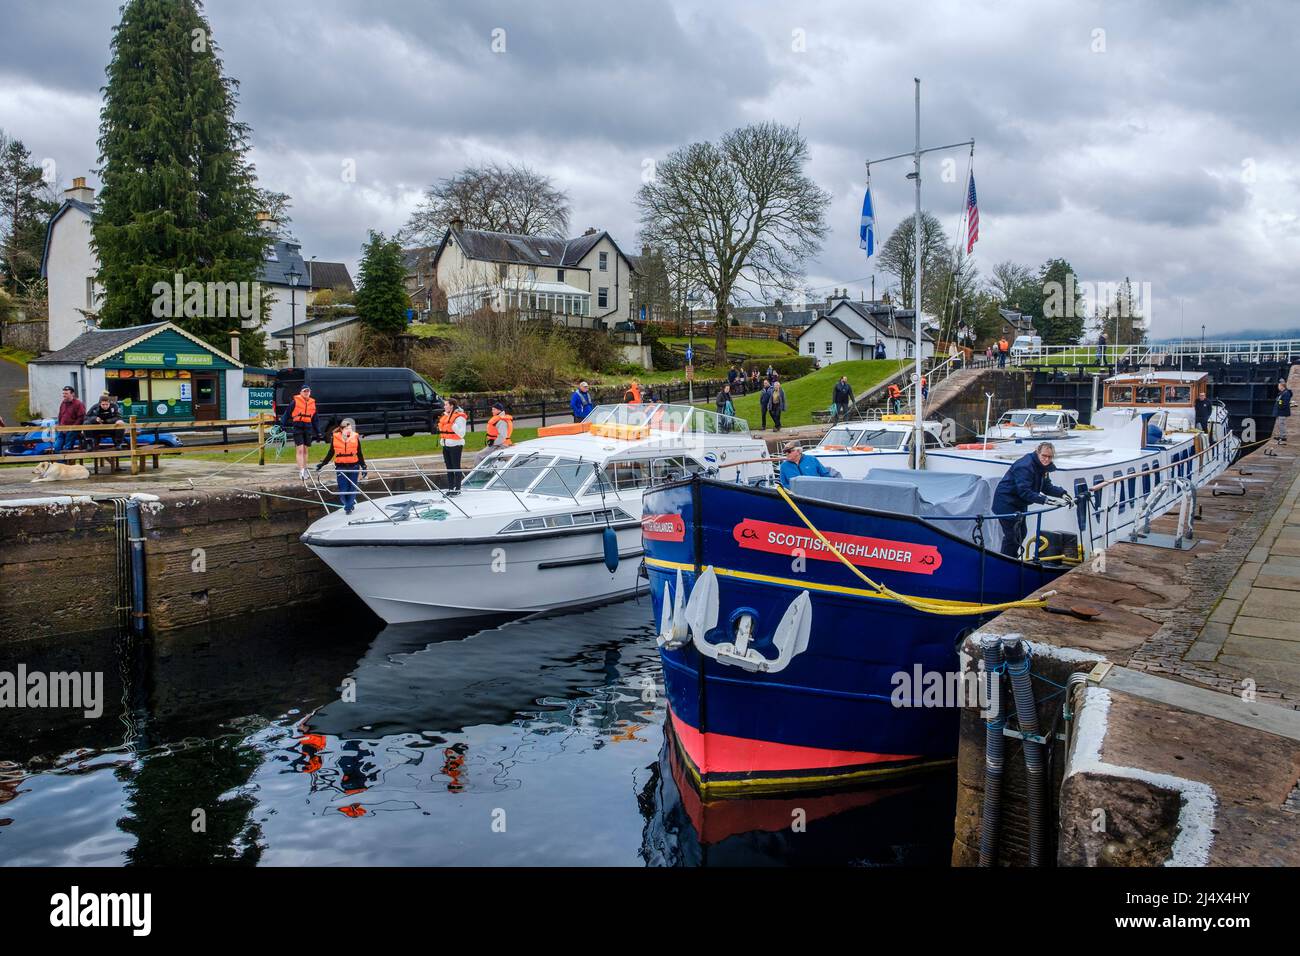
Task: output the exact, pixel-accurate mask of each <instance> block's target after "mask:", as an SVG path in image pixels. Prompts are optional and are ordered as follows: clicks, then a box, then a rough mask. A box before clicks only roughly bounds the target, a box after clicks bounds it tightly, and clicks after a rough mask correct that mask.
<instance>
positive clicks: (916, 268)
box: [867, 77, 975, 470]
mask: <svg viewBox="0 0 1300 956" xmlns="http://www.w3.org/2000/svg"><path fill="white" fill-rule="evenodd" d="M912 82H913V83H914V84H915V87H916V145H915V146H914V148H913V149H912V151H911V152H908V153H898V154H896V155H894V156H886V157H884V158H883V159H873V160H869V161H868V162H867V180H868V182H870V178H871V166H872V164H873V163H886V162H889V161H890V160H893V159H902V158H903V157H904V156H911V157H912V172H911V173H909V174H908V176H907V178H908V179H913V180H915V181H916V212H915V217H914V219H913V225H912V231H913V233H914V235H913V237H912V238H913V243H912V323H913V329H912V333H913V348H914V349H915V355H914V356H913V358H914V359H915V362H914V365H913V376H914V378H915V381H914V382H913V383H912V384H913V388H914V389H915V392H914V393H913V394H914V399H915V406H916V408H915V411H916V413H915V415H914V416H913V425H912V427H913V436H912V447H913V449H914V450H915V453H914V454H912V455H909V456H908V458H909V464H911V465H912V467H914V468H916V469H917V470H920V469H921V468H922V467H923V466H924V464H925V425H924V415H923V413H922V408H921V157H922V156H923V155H924V154H925V153H933V152H937V151H939V150H945V149H956V148H957V147H958V146H968V147H970V150H971V155H972V156H973V155H974V154H975V140H974V139H968V140H964V141H963V142H960V143H949V144H947V145H945V146H930V147H927V148H925V149H922V148H921V79H920V77H913V78H912ZM872 213H873V219H874V213H875V206H874V205H873V206H872Z"/></svg>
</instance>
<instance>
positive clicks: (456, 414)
mask: <svg viewBox="0 0 1300 956" xmlns="http://www.w3.org/2000/svg"><path fill="white" fill-rule="evenodd" d="M468 430H469V417H468V416H467V415H466V414H465V410H464V409H463V408H461V407H460V406H459V405H458V404H456V400H455V399H454V398H448V399H447V400H446V401H445V402H443V405H442V417H441V418H439V419H438V434H439V436H440V437H441V438H442V461H443V464H444V465H445V466H446V468H447V490H448V491H453V492H459V491H460V481H461V478H462V477H463V475H462V473H461V470H460V457H461V455H462V454H464V452H465V433H466V432H467V431H468Z"/></svg>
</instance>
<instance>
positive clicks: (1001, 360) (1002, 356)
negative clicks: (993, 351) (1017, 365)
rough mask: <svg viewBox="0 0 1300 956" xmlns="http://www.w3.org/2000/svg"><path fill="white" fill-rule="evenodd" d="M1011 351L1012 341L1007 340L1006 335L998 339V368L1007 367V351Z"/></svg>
mask: <svg viewBox="0 0 1300 956" xmlns="http://www.w3.org/2000/svg"><path fill="white" fill-rule="evenodd" d="M1010 351H1011V343H1010V342H1008V341H1007V337H1006V336H1005V335H1004V336H1002V338H1000V339H998V368H1006V367H1007V353H1008V352H1010Z"/></svg>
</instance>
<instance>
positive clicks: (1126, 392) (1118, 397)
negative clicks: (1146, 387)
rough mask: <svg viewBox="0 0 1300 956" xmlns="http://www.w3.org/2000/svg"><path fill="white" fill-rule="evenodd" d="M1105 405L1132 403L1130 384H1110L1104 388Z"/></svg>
mask: <svg viewBox="0 0 1300 956" xmlns="http://www.w3.org/2000/svg"><path fill="white" fill-rule="evenodd" d="M1106 404H1107V405H1132V404H1133V386H1132V385H1111V386H1108V387H1107V388H1106Z"/></svg>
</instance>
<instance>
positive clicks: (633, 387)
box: [623, 379, 641, 405]
mask: <svg viewBox="0 0 1300 956" xmlns="http://www.w3.org/2000/svg"><path fill="white" fill-rule="evenodd" d="M629 395H630V396H631V398H629V397H628V396H629ZM623 401H625V402H627V404H629V405H640V404H641V383H640V382H638V381H637V380H636V379H632V381H631V382H629V383H628V386H627V391H625V392H624V393H623Z"/></svg>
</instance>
